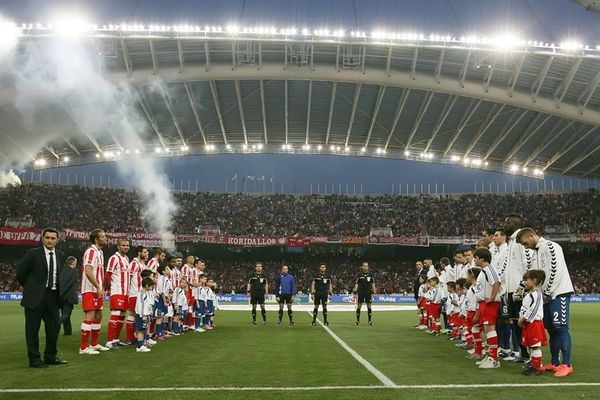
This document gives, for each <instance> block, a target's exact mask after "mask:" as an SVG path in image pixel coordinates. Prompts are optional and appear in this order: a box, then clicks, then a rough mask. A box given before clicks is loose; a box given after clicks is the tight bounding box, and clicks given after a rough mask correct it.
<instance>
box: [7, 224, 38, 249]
mask: <svg viewBox="0 0 600 400" xmlns="http://www.w3.org/2000/svg"><path fill="white" fill-rule="evenodd" d="M41 239H42V230H41V229H23V228H0V244H6V245H11V246H37V245H39V244H40V243H41V242H40V240H41Z"/></svg>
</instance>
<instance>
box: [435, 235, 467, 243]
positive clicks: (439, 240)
mask: <svg viewBox="0 0 600 400" xmlns="http://www.w3.org/2000/svg"><path fill="white" fill-rule="evenodd" d="M429 243H430V244H462V243H463V239H462V238H457V237H436V236H430V237H429Z"/></svg>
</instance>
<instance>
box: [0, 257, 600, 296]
mask: <svg viewBox="0 0 600 400" xmlns="http://www.w3.org/2000/svg"><path fill="white" fill-rule="evenodd" d="M319 262H320V261H314V260H309V259H303V258H298V259H297V260H294V259H292V260H289V262H287V261H286V262H285V264H286V265H288V266H289V269H290V273H291V274H292V275H294V277H295V278H296V282H297V287H298V291H299V292H302V293H308V290H309V289H310V283H311V280H312V278H313V277H314V276H316V274H317V273H318V272H317V271H318V268H319ZM323 262H325V264H326V265H327V269H328V274H329V275H330V276H331V278H332V281H333V290H334V292H335V293H336V294H347V293H350V292H352V289H353V287H354V283H355V279H356V277H357V275H358V273H359V272H360V265H361V262H360V261H359V260H355V261H347V260H340V259H334V260H323ZM369 264H370V271H371V273H372V274H373V276H374V278H375V284H376V286H377V292H378V293H379V294H401V295H412V290H413V283H414V279H415V275H416V271H415V267H414V263H413V262H403V261H375V262H370V263H369ZM282 265H283V262H282V261H279V260H278V261H263V271H264V273H265V275H266V276H267V278H268V280H269V282H274V279H275V275H276V274H277V273H278V272H279V271H280V268H281V266H282ZM253 271H254V263H253V262H252V261H247V262H240V261H210V260H209V261H208V262H207V267H206V273H207V274H208V276H210V277H211V278H213V279H215V281H216V282H217V283H218V289H219V292H220V293H228V294H230V293H241V294H244V293H246V284H247V283H248V279H249V277H250V275H251V274H252V273H253ZM569 272H570V274H571V279H572V281H573V286H574V288H575V293H576V294H599V293H600V265H599V264H598V261H597V260H595V259H594V256H593V255H592V256H590V257H589V258H584V259H577V260H576V261H574V262H572V263H570V265H569ZM15 274H16V260H11V261H4V262H0V291H1V292H16V291H19V290H20V286H19V284H18V283H17V282H16V280H15Z"/></svg>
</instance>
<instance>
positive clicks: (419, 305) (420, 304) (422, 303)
mask: <svg viewBox="0 0 600 400" xmlns="http://www.w3.org/2000/svg"><path fill="white" fill-rule="evenodd" d="M417 306H418V307H419V309H420V310H424V309H425V299H421V300H419V303H418V304H417Z"/></svg>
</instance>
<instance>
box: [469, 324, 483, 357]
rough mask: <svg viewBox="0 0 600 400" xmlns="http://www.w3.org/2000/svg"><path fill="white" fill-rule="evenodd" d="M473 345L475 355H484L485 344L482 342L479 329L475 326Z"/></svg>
mask: <svg viewBox="0 0 600 400" xmlns="http://www.w3.org/2000/svg"><path fill="white" fill-rule="evenodd" d="M471 332H472V333H473V343H474V344H475V354H476V355H478V356H481V355H483V342H482V341H481V334H480V333H479V327H478V326H474V327H473V330H472V331H471Z"/></svg>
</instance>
